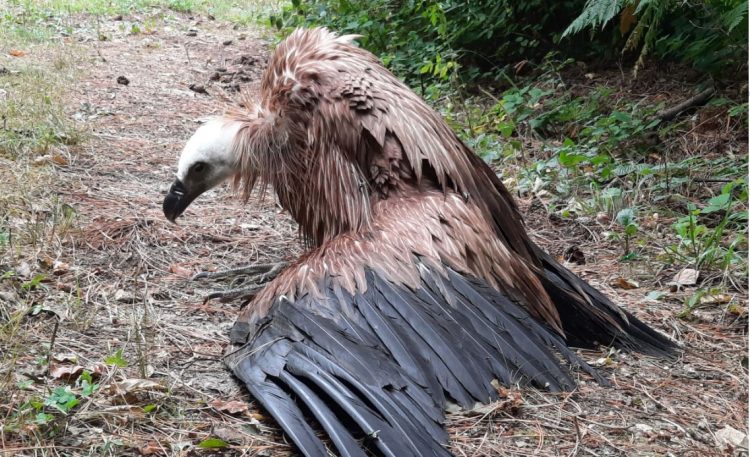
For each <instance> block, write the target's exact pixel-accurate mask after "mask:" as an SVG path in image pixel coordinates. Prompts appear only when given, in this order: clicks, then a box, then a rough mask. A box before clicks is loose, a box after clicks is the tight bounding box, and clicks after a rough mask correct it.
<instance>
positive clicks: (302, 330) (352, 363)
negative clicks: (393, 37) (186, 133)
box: [164, 28, 675, 457]
mask: <svg viewBox="0 0 750 457" xmlns="http://www.w3.org/2000/svg"><path fill="white" fill-rule="evenodd" d="M353 38H354V37H352V36H337V35H336V34H334V33H332V32H329V31H328V30H326V29H320V28H319V29H312V30H297V31H295V32H294V33H292V34H291V35H290V36H289V37H288V38H287V39H286V40H284V41H283V42H282V43H280V44H279V46H278V47H277V49H276V51H275V53H274V54H273V56H272V58H271V59H270V62H269V66H268V69H267V70H266V72H265V74H264V76H263V79H262V82H261V88H260V98H259V101H258V102H257V103H254V104H253V105H252V106H251V107H248V108H247V110H246V111H243V112H231V113H229V114H227V115H225V116H223V117H220V118H216V119H213V120H212V121H210V122H208V123H207V124H205V125H203V126H201V127H200V128H199V129H198V130H197V131H196V133H195V134H194V135H193V137H192V138H191V139H190V140H189V141H188V142H187V145H186V146H185V149H184V150H183V152H182V155H181V157H180V159H179V164H178V170H177V180H176V181H175V182H174V183H173V185H172V187H171V190H170V192H169V194H168V195H167V197H166V198H165V200H164V213H165V215H166V217H167V218H168V219H169V220H171V221H174V220H175V218H177V217H178V216H180V215H181V214H182V212H183V211H184V210H185V208H186V207H187V206H188V205H189V204H190V203H191V202H192V201H193V200H194V199H195V198H196V197H197V196H199V195H200V194H201V193H202V192H204V191H206V190H207V189H210V188H212V187H214V186H216V185H217V184H219V183H221V182H223V181H225V180H228V179H229V180H233V182H234V184H235V186H236V187H237V188H238V189H239V191H240V192H241V193H242V194H243V195H244V196H245V197H247V196H248V195H249V194H250V192H251V191H252V190H253V188H255V187H256V185H260V186H266V185H270V186H271V187H272V188H273V190H274V191H275V192H276V195H277V196H278V200H279V202H280V204H281V205H282V206H283V207H284V208H285V209H286V210H288V211H289V212H290V213H291V215H292V217H293V218H294V220H295V221H296V222H297V223H298V224H299V230H300V234H301V236H302V238H303V239H304V240H305V241H306V242H307V243H308V245H309V247H310V250H309V251H308V252H307V253H306V254H304V255H303V256H302V257H300V258H299V259H297V261H296V262H293V263H292V264H291V265H289V266H288V267H287V268H286V269H285V270H284V271H283V272H282V273H281V274H279V275H278V276H277V277H276V278H275V279H274V280H273V281H271V282H270V283H268V285H266V287H265V288H264V289H263V290H262V291H261V292H260V293H259V294H257V295H256V296H255V298H254V299H253V300H252V301H251V302H250V303H249V304H248V305H247V306H246V307H245V308H244V310H243V311H242V312H241V314H240V316H239V318H238V319H237V322H236V324H235V325H234V328H233V330H232V333H231V338H232V341H233V342H234V343H236V344H237V345H238V349H237V350H236V351H235V352H234V353H232V354H231V355H230V356H228V358H227V364H228V366H229V367H230V368H231V370H232V371H233V372H234V374H235V375H236V376H237V377H238V378H239V379H241V380H242V381H243V382H244V383H245V385H246V386H247V388H248V390H249V391H250V393H251V394H252V395H253V396H254V397H255V398H256V399H257V400H258V401H259V402H260V403H261V404H262V405H263V406H264V407H265V408H266V409H267V410H268V412H269V413H270V414H271V415H272V416H273V417H274V418H275V419H276V420H277V421H278V423H279V424H280V425H281V427H282V428H283V429H284V431H285V432H286V434H287V435H288V436H289V438H291V440H292V441H293V442H294V443H295V444H296V445H297V447H298V448H299V450H300V452H301V453H302V454H304V455H306V456H310V457H312V456H315V457H322V456H327V455H328V452H327V450H326V448H325V446H324V444H323V443H322V441H321V440H320V439H319V438H318V437H317V435H316V433H315V432H314V429H313V427H311V426H310V421H311V420H312V419H313V418H314V420H315V421H316V422H317V423H318V425H319V427H320V428H322V429H323V430H324V431H325V433H326V434H327V436H328V437H329V438H330V442H331V443H332V444H333V446H335V448H336V450H337V452H338V453H339V454H340V455H342V456H364V455H366V454H365V451H364V449H365V448H368V449H370V450H371V451H372V452H375V453H377V454H381V455H385V456H392V457H407V456H428V455H429V456H448V455H450V453H449V452H448V451H447V450H446V449H445V447H444V445H445V444H446V441H447V435H446V433H445V431H444V430H443V428H442V421H443V418H444V408H445V406H446V403H447V402H448V401H452V402H455V403H458V404H459V405H461V406H464V407H471V406H473V405H474V404H475V403H476V402H489V401H491V400H493V399H495V398H497V396H498V395H497V392H496V390H495V388H493V387H492V384H491V381H492V380H493V379H498V380H499V381H501V382H502V383H504V384H505V385H529V384H530V385H534V386H538V387H540V388H545V389H549V390H552V391H559V390H566V389H572V388H574V387H575V381H574V379H573V377H572V374H571V369H572V367H578V368H580V369H582V370H585V371H586V372H588V373H589V374H590V375H591V376H593V377H594V378H595V379H596V380H597V381H598V382H600V383H606V381H605V380H604V379H603V378H602V377H600V376H599V375H598V374H597V373H596V372H595V371H594V370H593V369H592V368H590V367H589V366H588V365H586V363H585V362H583V361H582V360H581V359H579V357H578V356H576V355H575V354H574V353H573V352H572V351H571V350H570V349H568V346H578V347H593V346H596V345H598V344H605V345H613V346H615V347H619V348H625V349H632V350H637V351H640V352H643V353H646V354H651V355H657V356H669V355H672V354H673V353H674V351H675V345H674V344H673V343H672V342H671V341H670V340H669V339H668V338H666V337H665V336H663V335H661V334H660V333H658V332H656V331H654V330H652V329H651V328H649V327H648V326H647V325H646V324H644V323H643V322H641V321H639V320H638V319H636V318H635V317H633V316H632V315H631V314H629V313H628V312H626V311H624V310H621V309H620V308H619V307H617V306H615V305H614V304H613V303H612V302H611V301H610V300H608V299H607V298H606V297H605V296H604V295H603V294H601V293H600V292H598V291H597V290H595V289H594V288H592V287H591V286H590V285H589V284H587V283H586V282H584V281H583V280H581V279H580V278H578V277H577V276H575V275H574V274H573V273H571V272H570V271H568V270H566V269H565V268H564V267H562V266H561V265H560V264H558V263H557V262H556V261H555V259H553V258H552V257H551V256H549V255H548V254H546V253H545V252H543V251H542V250H541V249H540V248H539V247H538V246H536V245H535V244H534V243H533V242H532V241H531V240H530V239H529V237H528V235H527V234H526V231H525V228H524V224H523V221H522V219H521V216H520V214H519V212H518V210H517V208H516V205H515V203H514V201H513V198H512V197H511V195H510V194H509V192H508V190H507V189H506V188H505V187H504V186H503V184H502V183H501V182H500V180H499V179H498V178H497V176H496V175H495V173H494V172H493V171H492V169H490V167H489V166H487V165H486V164H485V163H484V162H483V161H482V160H481V159H480V158H479V157H478V156H476V155H475V154H474V152H472V150H471V149H469V147H467V146H466V145H465V144H464V143H463V142H461V140H460V139H459V138H458V137H457V136H456V134H455V133H454V132H453V131H452V130H451V129H450V128H449V127H448V125H447V124H446V123H445V122H444V121H443V119H442V118H441V117H440V116H439V115H438V114H437V113H436V112H435V111H433V110H432V109H431V108H430V107H429V106H428V105H427V104H426V103H425V102H424V101H423V100H422V99H421V98H420V97H419V96H417V95H416V94H415V93H414V92H412V91H411V90H410V89H409V88H408V87H407V86H405V85H404V84H403V83H402V82H401V81H399V80H398V79H397V78H396V77H395V76H394V75H393V74H391V73H390V72H389V71H388V70H386V69H385V68H384V67H383V65H382V64H381V63H380V62H379V61H378V59H377V58H376V57H375V56H374V55H372V54H371V53H369V52H367V51H365V50H363V49H360V48H358V47H356V46H355V45H353V44H352V39H353Z"/></svg>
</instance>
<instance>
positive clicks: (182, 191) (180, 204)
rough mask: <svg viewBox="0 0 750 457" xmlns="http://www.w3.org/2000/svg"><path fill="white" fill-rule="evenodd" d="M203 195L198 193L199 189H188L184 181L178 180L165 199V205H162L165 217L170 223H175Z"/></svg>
mask: <svg viewBox="0 0 750 457" xmlns="http://www.w3.org/2000/svg"><path fill="white" fill-rule="evenodd" d="M201 193H203V192H202V191H197V189H186V188H185V185H184V184H183V183H182V181H180V180H179V179H176V180H175V181H174V182H173V183H172V186H171V187H170V188H169V193H168V194H167V196H166V197H164V203H163V204H162V209H163V210H164V216H166V218H167V219H169V221H170V222H175V220H176V219H177V218H178V217H179V216H180V215H182V213H183V212H184V211H185V209H186V208H187V207H188V206H190V203H192V202H193V200H195V198H196V197H197V196H198V195H200V194H201Z"/></svg>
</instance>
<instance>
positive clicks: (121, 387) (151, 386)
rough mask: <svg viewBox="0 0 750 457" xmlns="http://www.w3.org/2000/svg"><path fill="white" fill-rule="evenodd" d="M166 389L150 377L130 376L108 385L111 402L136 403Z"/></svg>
mask: <svg viewBox="0 0 750 457" xmlns="http://www.w3.org/2000/svg"><path fill="white" fill-rule="evenodd" d="M166 390H167V388H166V387H164V386H163V385H162V384H160V383H158V382H156V381H152V380H150V379H138V378H131V379H125V380H123V381H120V382H116V383H114V384H112V385H110V388H109V392H110V394H111V395H112V397H113V398H112V401H113V403H117V404H123V403H125V404H137V403H143V402H145V401H147V400H150V399H151V398H152V397H153V396H154V394H157V393H162V392H165V391H166Z"/></svg>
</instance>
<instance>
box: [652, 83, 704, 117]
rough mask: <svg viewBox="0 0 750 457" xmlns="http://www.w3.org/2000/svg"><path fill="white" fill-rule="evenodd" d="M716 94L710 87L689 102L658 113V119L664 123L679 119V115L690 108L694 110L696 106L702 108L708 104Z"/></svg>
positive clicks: (688, 100)
mask: <svg viewBox="0 0 750 457" xmlns="http://www.w3.org/2000/svg"><path fill="white" fill-rule="evenodd" d="M714 92H715V89H714V88H713V87H709V88H708V89H705V90H703V91H702V92H700V93H699V94H698V95H695V96H693V97H690V98H688V99H687V100H685V101H683V102H681V103H678V104H677V105H675V106H673V107H671V108H667V109H665V110H662V111H659V112H658V113H656V117H657V118H659V119H661V120H662V121H670V120H672V119H674V118H675V117H677V115H678V114H680V113H681V112H683V111H685V110H686V109H688V108H692V107H694V106H700V105H703V104H704V103H706V102H707V101H709V100H710V99H711V97H712V96H713V94H714Z"/></svg>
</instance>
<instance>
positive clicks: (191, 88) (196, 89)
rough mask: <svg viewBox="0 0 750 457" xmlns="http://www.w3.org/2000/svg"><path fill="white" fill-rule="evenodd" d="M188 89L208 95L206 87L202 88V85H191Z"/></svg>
mask: <svg viewBox="0 0 750 457" xmlns="http://www.w3.org/2000/svg"><path fill="white" fill-rule="evenodd" d="M188 89H190V90H192V91H193V92H195V93H197V94H206V95H208V91H207V90H206V88H205V87H203V86H201V85H200V84H191V85H190V87H188Z"/></svg>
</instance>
